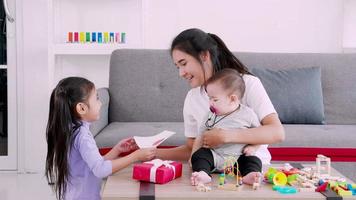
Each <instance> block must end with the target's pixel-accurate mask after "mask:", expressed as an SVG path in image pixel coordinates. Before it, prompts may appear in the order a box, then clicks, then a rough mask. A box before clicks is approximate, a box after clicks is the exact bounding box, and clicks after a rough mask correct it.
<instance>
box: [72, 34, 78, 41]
mask: <svg viewBox="0 0 356 200" xmlns="http://www.w3.org/2000/svg"><path fill="white" fill-rule="evenodd" d="M73 42H79V34H78V32H74V41H73Z"/></svg>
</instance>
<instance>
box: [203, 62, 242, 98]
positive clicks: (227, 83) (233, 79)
mask: <svg viewBox="0 0 356 200" xmlns="http://www.w3.org/2000/svg"><path fill="white" fill-rule="evenodd" d="M212 83H219V84H220V85H221V87H222V88H223V90H224V91H227V92H229V95H231V94H236V95H237V97H238V98H239V99H240V100H241V98H242V97H243V96H244V93H245V88H246V87H245V81H244V79H243V78H242V76H241V74H240V73H239V72H237V71H236V70H234V69H229V68H226V69H222V70H221V71H218V72H216V73H215V74H214V75H213V76H212V77H210V78H209V79H208V80H207V81H206V83H205V90H206V87H207V86H208V85H209V84H212Z"/></svg>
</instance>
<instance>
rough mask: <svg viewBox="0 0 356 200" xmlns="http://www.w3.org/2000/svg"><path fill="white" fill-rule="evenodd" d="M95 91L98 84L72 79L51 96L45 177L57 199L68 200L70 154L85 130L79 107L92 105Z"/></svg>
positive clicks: (59, 85) (66, 79)
mask: <svg viewBox="0 0 356 200" xmlns="http://www.w3.org/2000/svg"><path fill="white" fill-rule="evenodd" d="M94 87H95V86H94V84H93V83H92V82H90V81H89V80H87V79H85V78H80V77H69V78H65V79H62V80H61V81H60V82H59V83H58V85H57V86H56V88H54V89H53V91H52V94H51V99H50V103H49V117H48V123H47V129H46V140H47V158H46V172H45V175H46V178H47V181H48V183H49V184H50V185H51V187H52V189H53V190H54V191H55V193H56V197H57V199H64V194H65V192H66V187H67V182H68V180H69V176H70V172H69V166H68V158H69V152H70V149H71V146H72V143H73V141H74V139H75V133H76V130H77V129H78V128H79V127H80V126H81V122H80V117H79V114H78V113H77V112H76V106H77V104H78V103H79V102H84V103H87V102H88V98H89V95H90V93H91V92H92V90H93V89H94Z"/></svg>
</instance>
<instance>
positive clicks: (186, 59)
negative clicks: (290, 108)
mask: <svg viewBox="0 0 356 200" xmlns="http://www.w3.org/2000/svg"><path fill="white" fill-rule="evenodd" d="M171 55H172V59H173V62H174V64H175V65H176V67H177V69H178V70H179V75H180V76H181V77H182V78H184V79H186V80H187V81H188V82H189V84H190V86H191V87H192V89H191V90H190V91H189V92H188V94H187V96H186V99H185V102H184V109H183V115H184V129H185V136H186V137H187V140H186V144H185V145H182V146H179V147H176V148H172V149H158V150H157V157H159V158H162V159H173V160H188V159H189V157H190V155H191V149H192V145H193V142H194V139H195V138H196V137H197V135H198V127H200V125H201V124H202V123H204V122H203V118H204V116H205V115H206V114H207V113H208V112H209V98H208V97H207V94H206V92H205V91H204V89H203V88H204V87H202V86H204V84H205V82H206V80H208V79H209V78H210V77H211V76H212V75H213V74H214V73H216V72H217V71H220V70H222V69H224V68H232V69H235V70H237V71H238V72H239V73H240V74H242V75H243V79H244V81H245V84H246V91H245V95H244V96H243V98H242V100H241V102H242V104H245V105H247V106H249V107H250V108H252V109H253V110H254V111H255V112H256V114H257V116H258V118H259V120H260V122H261V126H260V127H257V128H251V129H236V130H223V129H212V130H207V131H205V132H204V133H203V135H202V141H203V147H205V148H214V147H218V146H220V145H222V144H227V143H239V144H240V143H241V144H272V143H277V142H281V141H283V140H284V128H283V126H282V124H281V122H280V120H279V118H278V115H277V113H276V111H275V109H274V107H273V105H272V103H271V100H270V99H269V97H268V95H267V93H266V91H265V89H264V87H263V85H262V83H261V81H260V80H259V79H258V78H257V77H255V76H253V75H252V74H251V73H250V72H249V71H248V69H247V68H246V67H245V66H244V65H243V64H242V63H241V62H240V61H239V60H238V59H237V58H236V57H235V56H234V55H233V54H232V53H231V51H230V50H229V49H228V48H227V47H226V46H225V44H224V42H223V41H222V40H221V39H220V38H219V37H218V36H216V35H214V34H211V33H205V32H204V31H202V30H199V29H188V30H185V31H183V32H181V33H180V34H179V35H178V36H177V37H176V38H175V39H174V40H173V42H172V46H171ZM255 155H256V156H257V157H259V158H260V159H261V161H262V163H263V164H269V162H270V160H271V155H270V153H269V151H268V150H267V145H262V146H261V147H260V148H259V149H258V150H257V152H256V154H255Z"/></svg>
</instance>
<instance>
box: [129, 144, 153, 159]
mask: <svg viewBox="0 0 356 200" xmlns="http://www.w3.org/2000/svg"><path fill="white" fill-rule="evenodd" d="M133 154H134V156H135V158H136V159H135V160H139V161H147V160H152V159H153V158H154V157H155V156H156V148H155V147H153V148H143V149H138V150H136V151H135V152H133Z"/></svg>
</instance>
